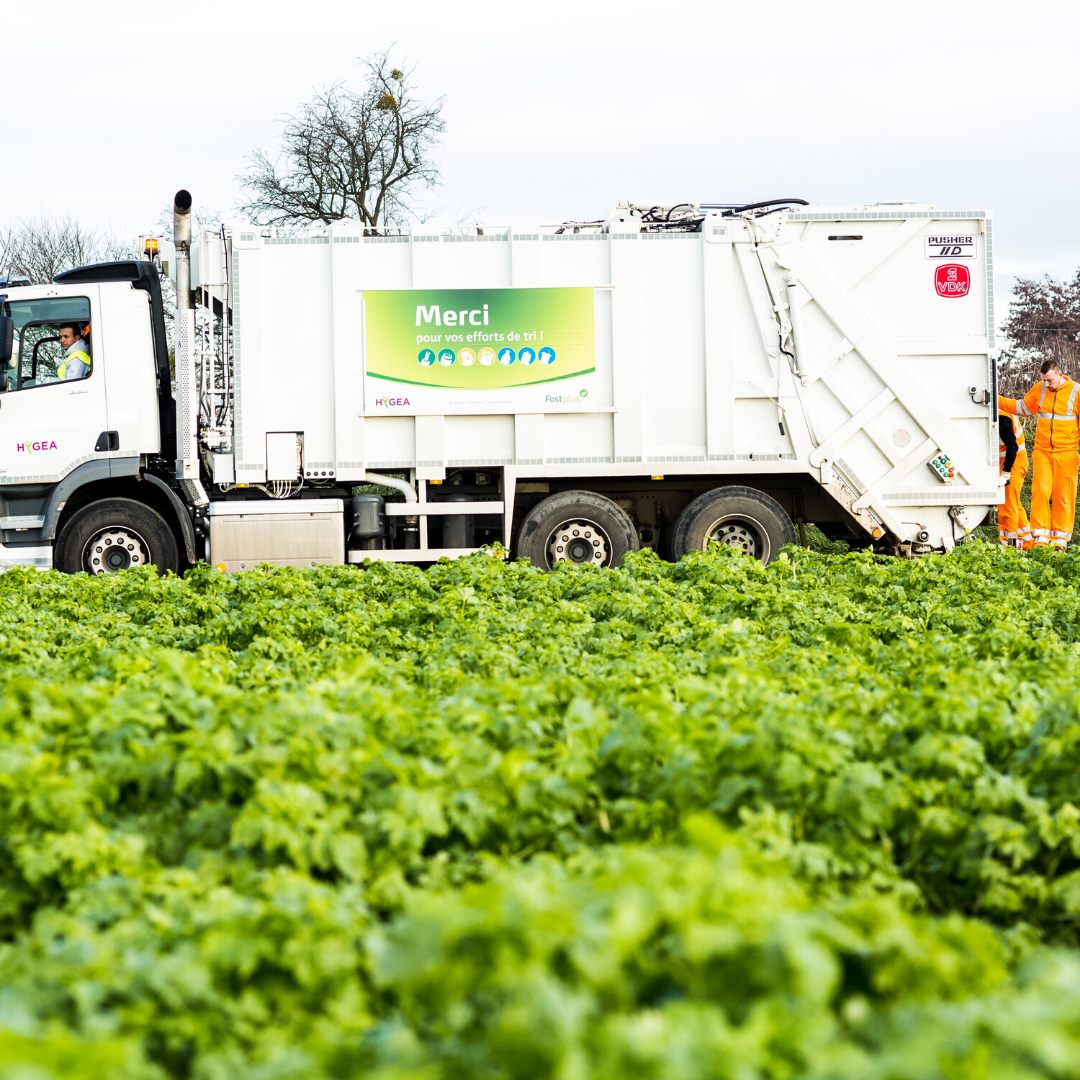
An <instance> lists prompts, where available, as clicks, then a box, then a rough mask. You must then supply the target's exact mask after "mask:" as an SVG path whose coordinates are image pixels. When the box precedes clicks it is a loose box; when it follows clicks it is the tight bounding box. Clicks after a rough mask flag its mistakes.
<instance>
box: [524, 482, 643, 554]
mask: <svg viewBox="0 0 1080 1080" xmlns="http://www.w3.org/2000/svg"><path fill="white" fill-rule="evenodd" d="M639 546H640V545H639V543H638V535H637V530H636V529H635V528H634V523H633V522H632V521H631V520H630V516H629V515H628V514H627V513H626V511H625V510H623V509H622V508H621V507H620V506H618V505H617V504H616V503H613V502H612V501H611V500H610V499H608V498H605V497H604V496H603V495H595V494H593V493H592V492H591V491H561V492H559V493H558V494H557V495H551V496H549V497H548V498H546V499H544V501H543V502H541V503H538V504H537V505H536V506H535V507H533V509H532V510H531V511H530V512H529V514H528V515H527V516H526V518H525V520H524V521H523V522H522V523H521V528H520V529H519V530H518V535H517V554H518V556H519V557H521V558H523V559H528V560H529V562H531V563H532V564H533V566H539V567H540V568H541V569H543V570H550V569H551V568H552V566H554V565H555V563H557V562H572V563H578V564H580V565H585V564H587V565H589V566H618V565H619V563H621V562H622V558H623V556H624V555H625V554H626V553H627V552H628V551H637V549H638V547H639Z"/></svg>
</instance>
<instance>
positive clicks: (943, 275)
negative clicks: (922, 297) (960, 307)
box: [934, 263, 971, 297]
mask: <svg viewBox="0 0 1080 1080" xmlns="http://www.w3.org/2000/svg"><path fill="white" fill-rule="evenodd" d="M934 288H935V289H936V290H937V294H938V296H946V297H948V296H967V294H968V293H969V292H970V291H971V271H970V270H968V268H967V267H966V266H962V265H961V264H960V263H943V264H942V265H941V266H936V267H934Z"/></svg>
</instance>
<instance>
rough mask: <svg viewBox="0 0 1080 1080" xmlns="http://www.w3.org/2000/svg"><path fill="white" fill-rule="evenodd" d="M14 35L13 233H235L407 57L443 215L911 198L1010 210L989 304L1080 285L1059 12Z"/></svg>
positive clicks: (498, 5) (189, 10) (495, 217)
mask: <svg viewBox="0 0 1080 1080" xmlns="http://www.w3.org/2000/svg"><path fill="white" fill-rule="evenodd" d="M0 26H2V29H3V41H4V46H3V53H2V54H0V55H2V59H0V77H2V79H3V84H4V86H5V89H6V94H5V101H6V104H5V105H4V108H3V128H4V134H5V140H4V141H5V147H6V153H5V155H4V161H3V168H2V172H0V226H4V225H10V224H13V223H14V222H16V221H17V220H19V219H24V220H26V219H31V218H37V217H41V216H46V217H50V218H62V217H64V216H65V215H71V216H72V217H74V218H76V219H77V220H79V221H80V222H82V223H85V224H86V225H88V226H91V227H93V228H95V229H99V230H103V231H111V232H113V233H115V234H116V235H118V236H119V237H122V238H126V237H127V236H129V235H130V236H134V235H136V234H138V233H139V232H141V231H144V230H146V229H147V228H150V227H152V226H153V225H154V224H155V223H156V222H157V221H158V219H159V217H160V215H161V212H162V210H163V209H164V208H165V207H166V206H169V205H171V199H172V193H173V192H174V191H175V190H176V189H177V188H180V187H186V188H188V189H189V190H190V191H191V192H192V194H193V196H194V198H195V201H196V206H197V207H199V206H201V207H204V208H206V207H213V208H217V209H220V210H221V211H223V212H224V213H225V214H226V216H233V215H232V213H231V211H232V208H233V207H234V206H235V204H236V203H237V202H238V200H239V196H240V191H239V186H238V183H237V179H236V178H237V175H238V174H240V173H241V172H242V171H243V170H244V168H245V159H246V156H247V155H248V154H249V153H250V152H251V151H252V150H253V149H255V148H256V147H264V148H266V149H268V150H270V149H273V148H274V146H275V144H276V139H277V133H278V131H279V125H280V120H281V118H282V117H283V116H284V115H285V114H287V113H288V112H290V111H292V110H295V109H296V108H297V107H298V106H299V105H300V104H301V103H303V102H304V101H305V100H307V99H308V98H309V97H310V96H311V93H312V91H313V90H314V89H316V88H319V87H323V86H326V85H329V84H331V83H335V82H340V81H353V82H358V81H359V79H360V77H361V69H360V67H359V65H358V62H357V61H358V58H361V57H363V56H365V55H370V54H371V53H373V52H376V51H379V50H381V49H384V48H386V47H388V46H391V45H394V46H395V49H394V53H393V55H394V57H395V58H396V59H397V61H398V62H399V63H400V64H401V65H402V66H405V67H407V68H412V69H414V76H413V80H414V84H415V88H416V91H417V92H418V94H419V95H420V96H422V97H426V98H436V97H439V96H444V97H445V109H444V116H445V119H446V133H445V136H444V139H443V142H442V145H441V148H440V149H439V150H438V152H437V160H438V162H439V164H440V165H441V168H442V173H443V181H444V182H443V185H442V187H441V188H440V189H439V190H438V191H437V192H436V193H435V194H434V195H431V196H426V197H425V199H424V205H425V208H426V210H427V213H428V216H429V217H431V218H433V219H435V220H445V221H461V220H464V221H487V222H491V223H508V222H521V223H549V222H556V221H561V220H564V219H573V218H576V219H582V218H592V217H599V216H601V215H603V214H604V213H606V212H607V211H608V210H609V209H610V208H611V207H612V206H614V205H615V203H616V202H618V201H619V200H622V199H632V200H639V201H648V202H664V201H672V202H675V201H684V200H685V201H705V202H736V201H742V200H745V201H753V200H757V199H762V198H768V197H773V196H801V197H804V198H807V199H810V200H812V201H817V202H822V203H829V204H832V205H835V204H837V203H862V202H879V201H893V200H917V201H920V202H930V203H933V204H934V205H936V206H938V207H940V208H946V209H973V208H976V209H982V208H985V209H989V210H991V211H992V212H993V214H994V219H995V240H996V247H995V257H996V269H997V271H998V283H999V289H1002V290H1004V289H1007V288H1008V284H1009V280H1010V276H1011V275H1014V274H1019V275H1023V276H1039V275H1041V274H1043V273H1050V274H1053V275H1055V276H1059V277H1060V276H1072V274H1073V273H1074V272H1075V271H1076V269H1077V268H1078V267H1080V219H1078V213H1077V208H1076V204H1075V200H1074V199H1073V198H1072V197H1071V196H1072V194H1073V192H1074V191H1075V189H1076V187H1077V178H1078V175H1080V117H1078V115H1077V112H1078V110H1077V104H1076V102H1077V97H1078V93H1077V91H1078V90H1080V74H1078V72H1080V63H1078V60H1077V38H1078V31H1080V14H1078V13H1077V8H1076V6H1075V5H1073V4H1069V3H1067V2H1066V0H1058V2H1055V3H1050V2H1048V0H1025V2H1023V3H1015V2H1012V3H1008V4H1006V3H1003V2H999V0H981V2H970V0H951V2H950V0H936V2H926V0H907V2H906V3H904V4H896V5H891V4H890V5H886V4H882V3H874V2H873V0H861V2H854V0H832V2H828V0H826V2H818V3H815V2H813V0H802V2H798V3H796V2H793V0H771V2H769V0H760V2H758V3H754V4H751V3H727V2H720V0H713V2H709V3H706V2H697V0H681V2H663V0H654V2H653V3H650V4H644V3H638V2H635V0H623V2H618V3H615V2H609V0H573V2H568V0H540V2H533V3H526V2H514V0H497V2H496V0H455V2H448V0H397V2H396V3H395V2H393V0H378V2H368V0H348V2H337V0H305V2H302V3H290V4H288V5H287V6H286V5H281V4H279V3H259V4H255V3H249V2H246V0H244V2H241V0H215V2H208V0H188V2H186V3H184V4H179V5H163V4H157V3H152V2H150V0H143V2H139V3H135V2H130V0H98V2H97V3H92V4H91V3H87V2H86V0H81V2H79V3H75V2H70V0H60V2H53V3H50V2H44V0H39V2H37V3H33V2H14V0H13V2H11V3H7V4H5V5H4V12H3V16H2V18H0Z"/></svg>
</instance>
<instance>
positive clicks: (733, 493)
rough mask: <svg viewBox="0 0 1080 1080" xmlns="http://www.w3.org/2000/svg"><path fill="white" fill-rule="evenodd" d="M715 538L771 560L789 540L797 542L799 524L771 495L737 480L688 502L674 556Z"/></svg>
mask: <svg viewBox="0 0 1080 1080" xmlns="http://www.w3.org/2000/svg"><path fill="white" fill-rule="evenodd" d="M714 542H715V543H719V544H723V545H724V546H725V547H730V548H735V549H736V550H737V551H743V552H745V553H746V554H747V555H752V556H753V557H754V558H755V559H760V560H761V562H763V563H767V562H770V561H771V560H772V559H774V558H775V557H776V555H777V553H778V552H779V551H780V549H781V548H782V547H783V546H784V545H785V544H793V543H794V542H795V527H794V525H792V523H791V518H789V517H788V515H787V511H786V510H785V509H784V508H783V507H782V506H781V505H780V504H779V503H778V502H777V501H776V500H775V499H774V498H773V497H772V496H771V495H766V494H765V493H764V492H763V491H755V490H754V489H753V488H748V487H740V486H738V485H734V484H733V485H731V486H729V487H721V488H714V489H713V490H712V491H706V492H705V493H704V494H702V495H699V496H698V497H697V498H696V499H694V500H693V501H692V502H690V503H688V504H687V506H686V508H685V509H684V510H683V512H682V513H681V514H680V515H679V516H678V518H677V519H676V521H675V528H674V529H673V530H672V534H671V554H672V558H673V559H676V560H678V559H681V558H682V557H683V556H684V555H685V554H686V553H687V552H688V551H704V550H705V549H706V548H707V547H708V546H709V545H710V544H711V543H714Z"/></svg>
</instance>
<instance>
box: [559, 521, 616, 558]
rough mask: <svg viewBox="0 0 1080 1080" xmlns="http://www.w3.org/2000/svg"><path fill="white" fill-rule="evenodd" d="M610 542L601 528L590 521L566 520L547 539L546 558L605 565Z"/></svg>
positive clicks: (608, 554)
mask: <svg viewBox="0 0 1080 1080" xmlns="http://www.w3.org/2000/svg"><path fill="white" fill-rule="evenodd" d="M610 552H611V548H610V544H609V542H608V538H607V536H606V535H605V533H604V532H603V530H601V528H600V527H599V526H598V525H597V524H596V523H595V522H592V521H566V522H563V524H562V525H560V526H558V528H556V529H555V530H554V531H553V532H552V534H551V539H550V540H549V541H548V559H549V561H550V562H551V563H552V564H554V563H557V562H572V563H577V564H578V565H582V564H586V563H588V564H591V565H593V566H605V565H606V564H607V562H608V560H609V558H610Z"/></svg>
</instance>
